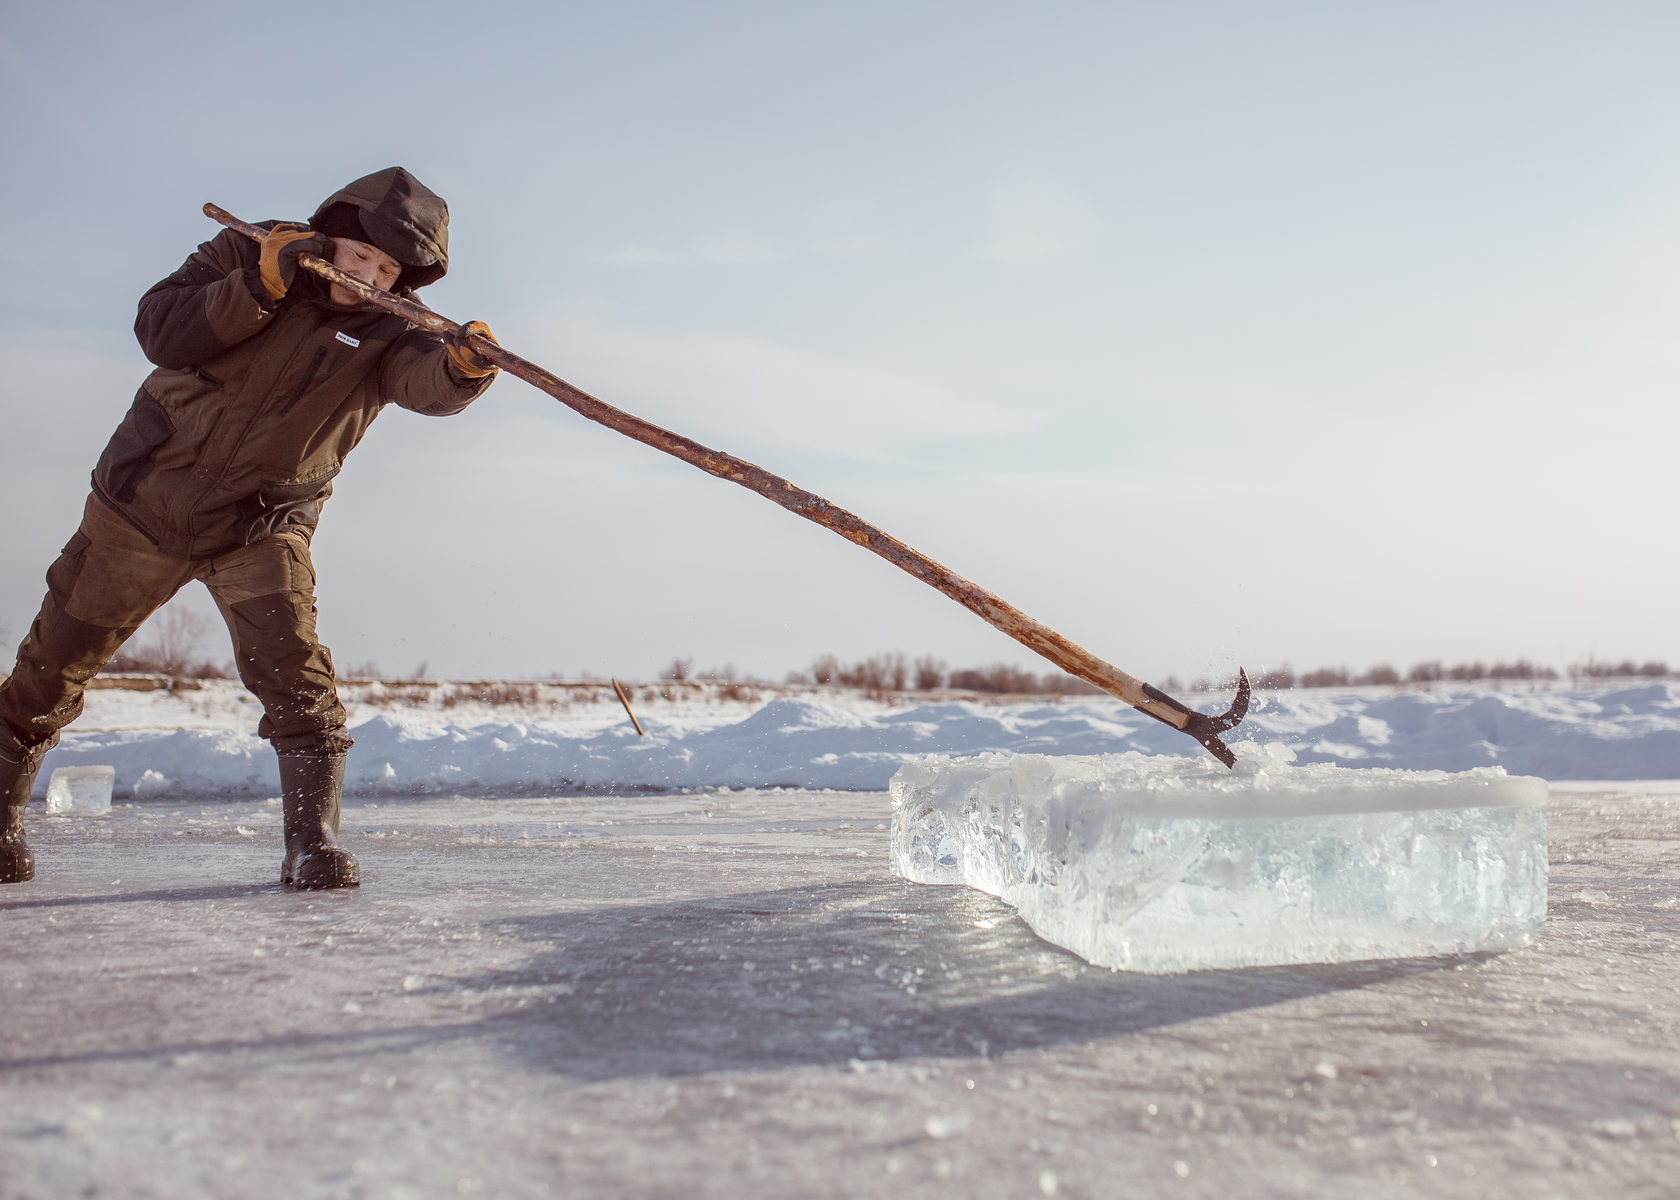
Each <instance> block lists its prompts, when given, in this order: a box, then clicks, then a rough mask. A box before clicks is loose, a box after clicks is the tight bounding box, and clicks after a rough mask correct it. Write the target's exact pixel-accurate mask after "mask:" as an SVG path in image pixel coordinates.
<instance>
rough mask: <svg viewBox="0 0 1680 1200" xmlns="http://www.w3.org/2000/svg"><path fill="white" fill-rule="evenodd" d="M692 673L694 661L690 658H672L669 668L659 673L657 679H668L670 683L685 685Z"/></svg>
mask: <svg viewBox="0 0 1680 1200" xmlns="http://www.w3.org/2000/svg"><path fill="white" fill-rule="evenodd" d="M693 671H694V660H693V659H692V658H673V659H672V660H671V664H670V666H668V667H666V668H665V669H664V670H663V671H661V672H660V673H659V678H661V679H669V680H670V681H671V682H672V683H686V682H687V681H688V677H689V675H691V674H692V673H693Z"/></svg>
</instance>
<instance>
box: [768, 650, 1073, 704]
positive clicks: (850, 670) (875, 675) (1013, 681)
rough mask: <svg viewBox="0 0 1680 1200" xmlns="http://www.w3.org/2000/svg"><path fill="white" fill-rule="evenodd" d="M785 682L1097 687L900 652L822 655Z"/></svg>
mask: <svg viewBox="0 0 1680 1200" xmlns="http://www.w3.org/2000/svg"><path fill="white" fill-rule="evenodd" d="M787 681H788V682H789V683H810V684H816V685H818V686H836V685H837V686H840V687H854V688H860V689H862V690H863V691H866V692H905V691H912V690H914V691H918V692H933V691H939V690H940V689H942V688H948V689H950V690H952V691H959V692H997V693H1007V694H1013V695H1056V696H1096V695H1101V694H1102V690H1101V689H1100V688H1096V687H1093V686H1092V685H1091V684H1088V683H1086V682H1085V681H1084V680H1083V679H1075V678H1074V677H1073V676H1072V675H1068V674H1065V673H1064V672H1061V671H1045V672H1043V673H1042V674H1035V673H1034V672H1032V671H1028V670H1024V669H1023V668H1021V667H1012V666H1010V665H1009V664H1007V663H993V664H991V665H990V666H984V667H959V668H956V669H954V670H953V669H952V668H951V667H949V666H948V665H947V664H946V663H945V661H944V660H943V659H939V658H935V657H933V656H932V655H930V654H924V655H922V656H921V657H920V658H917V659H915V660H913V661H912V660H911V659H910V658H909V657H908V656H907V655H904V654H872V655H870V656H869V657H868V658H865V659H860V660H858V661H857V662H853V663H843V662H841V661H840V660H839V659H838V658H836V657H835V656H834V655H832V654H823V655H820V656H818V657H817V658H816V659H815V660H813V661H812V663H811V665H810V666H809V667H807V668H806V669H805V670H803V671H790V672H789V673H788V677H787Z"/></svg>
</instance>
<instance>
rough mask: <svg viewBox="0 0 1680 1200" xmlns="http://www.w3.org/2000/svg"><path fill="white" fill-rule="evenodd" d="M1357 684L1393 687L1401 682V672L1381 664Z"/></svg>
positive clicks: (1365, 674) (1367, 672) (1357, 680)
mask: <svg viewBox="0 0 1680 1200" xmlns="http://www.w3.org/2000/svg"><path fill="white" fill-rule="evenodd" d="M1354 682H1355V683H1363V684H1370V685H1373V686H1379V687H1393V686H1394V685H1395V684H1397V683H1399V682H1400V672H1399V671H1396V670H1395V669H1394V668H1393V667H1391V666H1389V665H1388V664H1387V663H1380V664H1378V665H1377V666H1374V667H1372V668H1371V669H1370V670H1369V671H1366V672H1365V673H1364V674H1363V675H1361V676H1360V677H1359V678H1358V679H1355V680H1354Z"/></svg>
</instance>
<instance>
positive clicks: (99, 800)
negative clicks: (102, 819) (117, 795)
mask: <svg viewBox="0 0 1680 1200" xmlns="http://www.w3.org/2000/svg"><path fill="white" fill-rule="evenodd" d="M116 782H117V769H116V768H115V767H59V768H58V769H57V770H55V771H54V772H53V773H52V778H50V779H49V780H47V811H48V812H50V813H72V812H74V813H108V812H110V811H111V788H112V787H113V786H114V785H115V784H116Z"/></svg>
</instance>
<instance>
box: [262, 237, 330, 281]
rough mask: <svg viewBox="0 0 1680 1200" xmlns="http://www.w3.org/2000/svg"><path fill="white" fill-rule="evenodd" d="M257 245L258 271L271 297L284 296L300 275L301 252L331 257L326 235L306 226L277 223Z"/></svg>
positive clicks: (319, 256)
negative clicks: (298, 273)
mask: <svg viewBox="0 0 1680 1200" xmlns="http://www.w3.org/2000/svg"><path fill="white" fill-rule="evenodd" d="M257 245H258V247H259V250H258V258H257V273H258V275H259V276H260V277H261V278H262V285H263V291H265V292H267V293H268V296H269V299H271V300H278V299H280V297H282V296H284V295H285V294H286V289H288V288H290V287H291V286H292V282H293V280H295V279H296V278H297V272H298V261H297V260H298V255H300V254H313V255H315V256H316V257H317V258H327V257H328V255H327V237H326V235H325V234H322V233H316V232H315V231H314V230H313V229H309V228H307V227H305V226H303V225H284V224H282V225H276V226H275V227H274V228H273V229H271V230H269V231H268V233H267V234H265V235H264V236H263V240H262V241H260V242H258V243H257Z"/></svg>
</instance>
